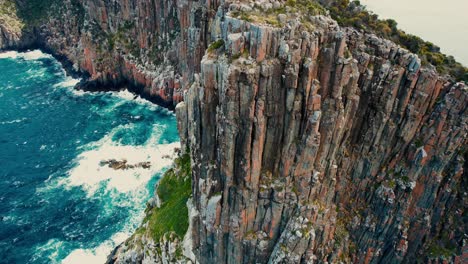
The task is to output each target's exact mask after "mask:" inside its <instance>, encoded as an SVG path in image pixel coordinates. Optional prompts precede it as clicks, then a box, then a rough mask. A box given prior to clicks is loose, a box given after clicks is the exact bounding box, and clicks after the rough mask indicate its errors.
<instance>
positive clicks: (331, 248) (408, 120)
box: [38, 0, 468, 263]
mask: <svg viewBox="0 0 468 264" xmlns="http://www.w3.org/2000/svg"><path fill="white" fill-rule="evenodd" d="M77 3H78V4H79V5H76V4H77ZM255 4H256V5H255ZM255 4H254V2H253V1H222V0H221V1H216V0H201V1H189V0H177V1H166V0H163V1H129V0H118V1H115V0H114V1H110V0H104V1H97V0H80V1H72V0H65V1H63V7H62V9H61V12H62V15H63V16H66V17H67V18H69V19H67V20H65V22H64V21H63V20H62V19H60V20H59V19H53V18H51V19H49V20H48V21H47V23H46V24H45V25H43V26H42V27H41V29H40V30H39V31H38V41H39V42H40V43H42V45H44V46H45V47H47V48H48V49H50V50H52V51H53V52H54V53H56V54H59V55H62V56H65V57H66V58H68V60H70V61H71V62H73V64H74V67H75V68H76V69H77V70H80V71H83V72H88V73H89V74H90V76H91V80H94V81H96V83H93V82H90V83H88V85H89V86H93V85H96V87H105V88H106V89H108V88H109V85H110V86H120V85H122V84H133V87H139V89H140V90H139V92H140V93H142V94H146V95H148V96H149V97H152V98H158V99H160V101H159V102H160V103H164V104H166V105H170V106H175V105H176V103H177V102H180V101H182V100H183V101H184V102H182V103H179V104H178V105H177V107H176V113H177V119H178V127H179V132H180V136H181V142H182V144H183V150H190V154H191V158H192V193H193V198H192V200H191V201H192V207H191V209H190V212H191V213H190V215H191V220H190V225H191V227H190V229H189V230H190V231H189V234H188V235H187V237H186V238H187V239H185V240H184V242H183V244H184V246H185V247H188V245H191V246H192V249H191V250H187V251H185V250H184V255H185V257H186V258H189V259H191V260H192V261H194V262H195V261H198V262H200V263H254V262H255V263H267V262H270V263H335V262H339V261H342V262H348V263H379V262H380V263H393V262H395V263H413V262H415V261H417V260H419V261H421V262H428V261H429V260H430V261H432V262H434V263H437V262H439V261H441V259H440V258H439V256H440V254H439V253H440V252H441V250H434V248H436V249H440V248H445V250H447V247H450V248H451V249H450V250H449V251H450V252H451V254H452V253H453V255H457V254H461V250H462V248H463V246H464V244H463V243H466V242H464V240H466V237H465V236H466V233H467V231H466V230H467V227H466V206H467V198H466V193H467V190H466V187H467V185H468V184H467V182H466V179H467V176H466V173H467V172H466V168H467V165H466V161H465V158H466V146H467V143H468V140H467V132H468V125H467V122H468V120H467V119H468V115H467V114H466V108H467V105H468V91H467V86H466V85H465V84H463V83H450V82H448V81H447V79H446V78H444V77H441V76H439V75H438V74H437V73H436V72H435V70H433V69H432V68H430V67H429V68H428V67H426V68H424V67H421V65H420V64H421V63H420V60H419V59H418V57H417V56H415V55H414V54H411V53H409V52H408V51H406V50H404V49H401V48H399V47H398V46H396V45H395V44H393V43H392V42H390V41H387V40H382V39H380V38H378V37H376V36H374V35H370V34H364V33H362V32H358V31H356V30H354V29H351V28H340V27H339V26H338V25H337V24H336V22H334V21H333V20H331V19H330V18H328V17H326V16H311V17H308V18H307V20H306V21H304V20H303V18H304V17H299V16H295V15H292V14H289V15H284V14H281V16H280V15H278V22H277V23H279V25H277V24H275V25H267V24H262V23H258V22H257V21H250V22H247V21H245V19H244V20H243V16H242V15H239V13H241V14H244V13H248V12H253V10H255V9H256V8H258V6H261V7H262V10H275V9H278V8H281V7H282V6H283V5H284V1H260V0H259V1H256V2H255ZM285 10H288V7H285ZM242 12H244V13H242ZM236 13H237V14H236ZM248 20H251V19H248ZM220 40H222V41H220ZM214 42H215V43H217V45H215V46H212V48H209V49H208V50H207V47H208V46H209V44H210V43H214ZM218 44H219V45H218ZM103 84H106V85H107V86H100V85H103ZM168 241H170V240H168ZM166 242H167V241H166ZM166 242H164V241H163V243H160V244H159V247H161V245H162V244H164V245H162V247H164V248H166V249H170V248H171V247H172V246H171V243H172V242H171V243H166ZM179 242H180V241H177V245H180V244H181V243H179ZM129 243H130V245H129V246H128V247H127V246H125V248H120V251H121V252H126V253H125V254H124V253H121V255H119V258H118V260H120V262H122V263H125V262H145V261H149V262H151V261H159V262H164V261H167V262H170V261H171V260H167V259H166V260H164V259H162V258H161V257H160V256H162V255H161V254H159V252H162V251H160V249H161V248H159V251H158V254H159V255H158V254H154V252H156V251H154V252H151V250H157V249H156V248H158V246H156V244H157V243H154V242H151V243H147V244H145V243H144V245H143V246H141V247H138V251H133V249H132V248H134V247H133V246H134V245H135V244H136V242H135V243H134V245H133V246H132V245H131V244H132V242H131V241H130V242H129ZM138 243H141V240H138ZM143 249H144V250H143ZM146 250H149V253H146ZM192 250H193V252H192ZM464 250H465V251H466V246H465V249H464ZM132 252H133V253H132ZM167 252H169V253H170V252H172V251H171V250H168V251H167ZM187 252H188V253H187ZM444 252H445V253H446V252H447V251H444ZM127 253H128V254H127ZM169 253H167V254H169ZM165 254H166V253H165ZM438 254H439V255H438ZM155 256H158V257H157V258H156V257H155ZM156 259H157V260H156ZM182 259H184V260H185V258H182ZM446 259H448V260H449V261H451V262H456V261H461V258H450V257H446Z"/></svg>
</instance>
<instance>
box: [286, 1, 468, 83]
mask: <svg viewBox="0 0 468 264" xmlns="http://www.w3.org/2000/svg"><path fill="white" fill-rule="evenodd" d="M291 1H292V0H291ZM327 8H328V10H329V11H330V15H331V16H332V18H333V19H335V20H336V21H337V22H338V23H339V24H340V25H341V26H350V27H355V28H358V29H362V30H364V31H366V32H371V33H374V34H376V35H378V36H380V37H383V38H387V39H390V40H392V41H394V42H395V43H397V44H399V45H401V46H402V47H404V48H406V49H408V50H409V51H411V52H413V53H416V54H418V55H419V57H420V58H421V61H422V63H423V64H426V65H427V64H432V65H434V66H435V67H436V68H437V71H439V73H441V74H449V75H451V76H452V77H453V78H455V80H457V81H465V82H467V83H468V68H466V67H464V66H463V65H461V64H460V63H458V62H457V61H455V59H454V58H453V57H452V56H447V55H445V54H443V53H441V52H440V48H439V47H437V46H436V45H434V44H433V43H431V42H428V41H424V40H423V39H421V38H420V37H417V36H414V35H411V34H407V33H406V32H404V31H402V30H400V29H398V28H397V22H396V21H395V20H393V19H386V20H381V19H379V18H378V16H377V15H376V14H373V13H372V12H370V11H367V10H366V9H365V7H364V6H362V5H360V3H359V1H354V2H350V1H349V0H336V1H333V2H332V3H331V4H330V5H329V6H327Z"/></svg>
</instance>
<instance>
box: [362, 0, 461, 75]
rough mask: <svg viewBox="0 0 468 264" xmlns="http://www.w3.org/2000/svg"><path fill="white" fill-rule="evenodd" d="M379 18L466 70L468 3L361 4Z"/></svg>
mask: <svg viewBox="0 0 468 264" xmlns="http://www.w3.org/2000/svg"><path fill="white" fill-rule="evenodd" d="M360 2H361V4H363V5H366V6H367V9H368V10H371V11H373V12H374V13H376V14H378V15H379V17H380V18H385V19H387V18H392V19H394V20H395V21H396V22H398V27H399V28H400V29H403V30H404V31H406V32H407V33H411V34H413V35H416V36H419V37H421V38H423V39H424V40H427V41H430V42H432V43H434V44H436V45H437V46H439V47H440V48H441V51H442V52H443V53H446V54H447V55H452V56H454V57H455V59H457V60H458V61H459V62H460V63H462V64H463V65H465V66H468V49H467V47H468V45H467V43H468V0H445V1H441V0H361V1H360Z"/></svg>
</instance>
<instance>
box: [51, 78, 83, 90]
mask: <svg viewBox="0 0 468 264" xmlns="http://www.w3.org/2000/svg"><path fill="white" fill-rule="evenodd" d="M79 82H80V79H74V78H73V77H71V76H66V77H65V80H63V81H62V82H60V83H57V84H56V85H54V87H56V88H57V87H63V88H73V87H75V85H77V84H78V83H79Z"/></svg>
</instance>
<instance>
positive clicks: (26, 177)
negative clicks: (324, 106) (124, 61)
mask: <svg viewBox="0 0 468 264" xmlns="http://www.w3.org/2000/svg"><path fill="white" fill-rule="evenodd" d="M77 81H78V80H75V79H73V78H71V77H67V76H66V74H65V72H64V71H63V69H62V67H61V65H60V64H59V63H58V62H57V61H56V60H55V59H54V58H52V57H51V56H50V55H46V54H43V53H41V52H40V51H31V52H26V53H16V52H7V53H0V263H9V264H12V263H21V264H22V263H83V264H92V263H103V262H104V261H105V259H106V257H107V255H108V254H109V253H110V251H111V250H112V249H113V248H114V247H115V246H116V245H118V244H120V243H121V242H123V241H124V240H125V239H126V238H127V237H129V235H130V234H131V233H132V231H134V230H135V228H136V227H138V225H139V223H140V222H141V220H142V217H143V212H144V209H145V202H146V201H147V200H148V199H149V198H150V197H151V194H152V192H153V191H154V185H155V183H156V182H157V180H158V178H159V177H160V176H161V174H162V173H163V172H164V170H165V169H167V168H168V166H170V165H171V163H172V159H171V158H168V156H172V155H173V154H174V148H175V147H178V146H179V143H178V141H179V138H178V133H177V128H176V121H175V117H174V115H173V113H172V112H169V111H167V110H166V109H163V108H160V107H158V106H156V105H153V104H151V103H149V102H147V101H145V100H143V99H141V98H135V96H134V95H132V94H130V93H129V92H126V91H122V92H113V93H111V92H109V93H87V92H80V91H76V90H73V89H72V87H73V86H74V84H76V83H77ZM110 159H115V160H118V161H122V160H124V159H125V160H127V164H129V165H137V164H138V163H140V162H150V163H151V168H149V169H144V168H142V167H138V166H137V168H134V169H127V170H114V169H113V168H110V167H109V166H108V165H106V164H104V163H101V162H102V161H106V160H110Z"/></svg>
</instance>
